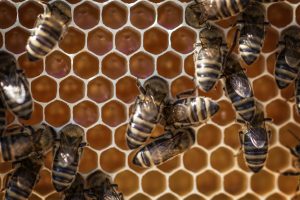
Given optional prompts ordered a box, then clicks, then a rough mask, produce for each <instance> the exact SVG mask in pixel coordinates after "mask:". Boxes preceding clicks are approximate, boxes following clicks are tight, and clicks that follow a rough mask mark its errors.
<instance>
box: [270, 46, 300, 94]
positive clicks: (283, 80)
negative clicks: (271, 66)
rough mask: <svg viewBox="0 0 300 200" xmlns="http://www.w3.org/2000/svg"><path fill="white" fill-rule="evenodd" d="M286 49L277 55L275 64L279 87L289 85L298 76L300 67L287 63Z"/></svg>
mask: <svg viewBox="0 0 300 200" xmlns="http://www.w3.org/2000/svg"><path fill="white" fill-rule="evenodd" d="M285 52H286V50H285V49H282V50H281V52H280V53H279V55H278V57H277V61H276V64H275V73H274V74H275V80H276V84H277V86H278V88H279V89H284V88H286V87H288V86H289V85H290V84H291V83H292V82H293V81H294V80H295V79H296V78H297V75H298V72H299V67H298V66H296V67H292V66H290V65H288V64H287V62H286V59H285V55H286V53H285Z"/></svg>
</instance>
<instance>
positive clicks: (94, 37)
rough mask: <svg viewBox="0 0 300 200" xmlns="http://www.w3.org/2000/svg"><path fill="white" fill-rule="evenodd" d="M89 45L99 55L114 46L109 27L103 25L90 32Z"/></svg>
mask: <svg viewBox="0 0 300 200" xmlns="http://www.w3.org/2000/svg"><path fill="white" fill-rule="evenodd" d="M87 47H88V49H89V50H90V51H92V52H94V53H95V54H97V55H104V54H106V53H107V52H109V51H111V49H112V47H113V35H112V33H111V32H109V31H108V30H107V29H105V28H103V27H101V28H96V29H94V30H93V31H91V32H89V34H88V38H87Z"/></svg>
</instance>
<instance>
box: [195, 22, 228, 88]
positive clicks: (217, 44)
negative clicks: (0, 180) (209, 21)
mask: <svg viewBox="0 0 300 200" xmlns="http://www.w3.org/2000/svg"><path fill="white" fill-rule="evenodd" d="M199 34H200V36H199V38H200V42H199V43H196V44H195V45H194V47H195V50H194V63H195V68H196V70H195V77H196V80H197V84H198V86H199V87H200V89H202V90H203V91H205V92H208V91H210V90H211V89H212V88H213V87H214V86H215V84H216V82H217V81H218V80H219V79H220V77H221V73H222V62H223V55H222V50H221V49H222V46H223V42H224V34H223V32H222V30H221V29H219V28H217V27H216V26H213V25H209V27H206V28H203V29H202V30H201V31H200V33H199Z"/></svg>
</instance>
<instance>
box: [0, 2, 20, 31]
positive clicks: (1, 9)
mask: <svg viewBox="0 0 300 200" xmlns="http://www.w3.org/2000/svg"><path fill="white" fill-rule="evenodd" d="M16 19H17V9H16V7H15V6H14V5H13V4H11V3H10V2H9V1H1V2H0V28H1V29H5V28H8V27H10V26H12V25H13V24H14V23H15V21H16Z"/></svg>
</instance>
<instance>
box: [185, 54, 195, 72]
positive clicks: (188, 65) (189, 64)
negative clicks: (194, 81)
mask: <svg viewBox="0 0 300 200" xmlns="http://www.w3.org/2000/svg"><path fill="white" fill-rule="evenodd" d="M193 56H194V54H190V55H189V56H188V57H186V58H185V59H184V71H185V73H187V74H188V75H190V76H192V77H194V76H195V63H194V58H193Z"/></svg>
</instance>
